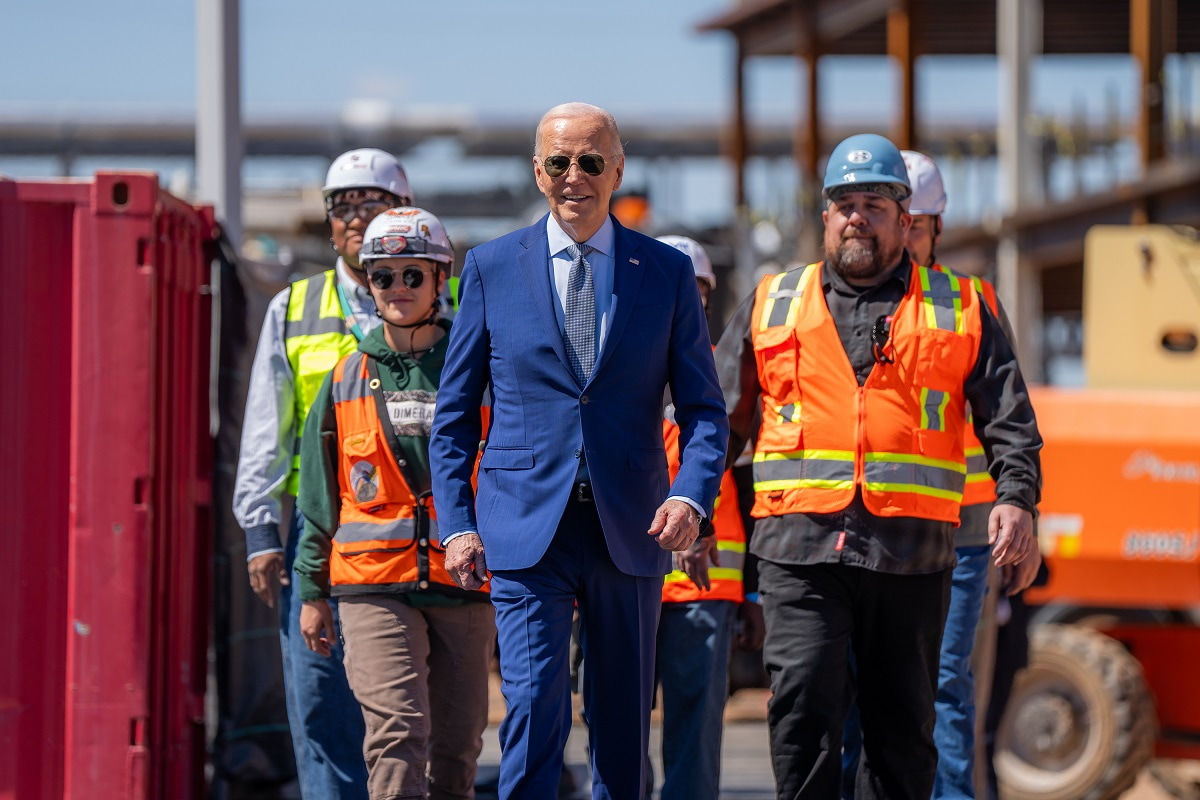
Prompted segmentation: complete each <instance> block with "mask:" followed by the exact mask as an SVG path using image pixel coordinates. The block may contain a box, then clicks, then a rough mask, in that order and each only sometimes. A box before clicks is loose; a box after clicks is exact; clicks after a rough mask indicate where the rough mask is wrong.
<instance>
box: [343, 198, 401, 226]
mask: <svg viewBox="0 0 1200 800" xmlns="http://www.w3.org/2000/svg"><path fill="white" fill-rule="evenodd" d="M391 207H392V204H391V203H389V202H388V201H387V200H367V201H366V202H364V203H359V204H358V205H354V204H353V203H338V204H337V205H336V206H333V207H332V208H330V209H329V218H330V219H340V220H341V221H342V222H344V223H345V224H347V225H349V224H350V223H351V222H354V220H355V219H356V218H357V219H361V220H362V221H363V222H370V221H371V220H373V219H375V218H376V217H378V216H379V215H380V214H382V213H383V212H384V211H387V210H388V209H389V208H391Z"/></svg>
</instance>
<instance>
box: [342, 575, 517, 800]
mask: <svg viewBox="0 0 1200 800" xmlns="http://www.w3.org/2000/svg"><path fill="white" fill-rule="evenodd" d="M338 604H339V609H340V611H341V623H342V639H343V642H344V644H345V650H346V657H345V662H346V677H347V678H348V679H349V681H350V688H351V690H352V691H353V692H354V696H355V698H356V699H357V700H358V703H359V705H360V706H361V707H362V713H363V719H364V721H365V722H366V729H367V734H366V739H365V740H364V742H363V756H364V758H365V759H366V762H367V771H368V781H367V785H368V788H369V791H370V795H371V800H399V799H400V798H424V797H426V796H428V797H429V798H431V800H450V798H471V797H474V786H475V768H476V762H477V760H478V758H479V752H480V750H482V748H483V738H482V736H483V730H484V728H485V727H486V726H487V712H488V668H489V666H490V664H491V660H492V651H493V647H494V643H495V637H496V624H495V611H494V610H493V609H492V605H491V603H486V602H484V603H466V604H464V605H462V606H458V607H455V608H413V607H412V606H410V605H407V604H406V603H404V602H402V601H401V600H399V599H397V598H395V597H389V596H388V595H362V596H356V595H348V596H342V597H340V598H338Z"/></svg>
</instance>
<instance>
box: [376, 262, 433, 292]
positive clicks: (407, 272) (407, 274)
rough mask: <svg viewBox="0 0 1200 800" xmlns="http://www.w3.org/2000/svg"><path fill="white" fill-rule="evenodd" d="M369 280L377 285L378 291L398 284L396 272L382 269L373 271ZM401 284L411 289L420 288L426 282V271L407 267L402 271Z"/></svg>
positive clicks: (385, 268)
mask: <svg viewBox="0 0 1200 800" xmlns="http://www.w3.org/2000/svg"><path fill="white" fill-rule="evenodd" d="M367 278H368V279H369V280H370V281H371V283H373V284H375V288H377V289H390V288H392V284H393V283H395V282H396V270H394V269H388V268H387V267H381V268H379V269H376V270H371V273H370V274H369V275H368V276H367ZM400 282H401V283H403V284H404V285H405V286H407V287H408V288H409V289H416V288H419V287H420V286H421V284H422V283H424V282H425V270H423V269H421V268H420V267H405V268H404V269H402V270H400Z"/></svg>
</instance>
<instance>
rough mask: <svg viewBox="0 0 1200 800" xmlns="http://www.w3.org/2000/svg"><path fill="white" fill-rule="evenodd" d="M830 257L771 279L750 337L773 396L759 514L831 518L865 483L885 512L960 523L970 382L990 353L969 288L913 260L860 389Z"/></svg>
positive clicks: (762, 287)
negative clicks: (878, 359) (983, 347)
mask: <svg viewBox="0 0 1200 800" xmlns="http://www.w3.org/2000/svg"><path fill="white" fill-rule="evenodd" d="M821 269H822V265H821V263H816V264H810V265H808V266H807V267H803V268H800V269H795V270H791V271H789V272H785V273H783V274H781V275H774V276H767V277H766V278H763V280H762V282H760V283H759V285H758V288H757V290H756V292H755V299H754V312H753V315H752V316H751V338H752V342H753V346H754V357H755V360H756V361H757V365H758V380H759V385H760V387H761V393H762V398H761V402H762V426H761V428H760V430H759V435H758V444H757V446H756V449H755V453H754V510H753V512H752V513H753V515H754V516H756V517H768V516H776V515H782V514H796V513H819V514H828V513H832V512H834V511H840V510H841V509H843V508H846V506H848V505H849V504H850V502H851V501H852V500H853V499H854V495H855V491H856V490H861V491H862V496H863V502H864V503H865V504H866V507H867V509H868V510H869V511H870V512H871V513H872V514H875V515H876V516H880V517H918V518H922V519H933V520H942V521H946V522H952V523H956V524H957V522H958V512H959V504H960V503H961V502H962V496H963V487H964V485H965V483H966V474H967V465H966V457H965V455H964V453H963V429H964V428H965V427H966V414H965V413H964V412H963V409H964V408H965V405H966V400H965V398H964V396H963V381H964V380H965V378H966V377H967V375H968V374H969V373H970V371H971V369H972V367H973V366H974V364H975V360H976V358H977V357H978V355H979V337H980V334H981V326H980V325H981V323H980V316H979V313H980V311H979V299H978V297H977V295H976V293H975V292H974V291H973V290H972V289H971V287H970V285H969V284H967V283H966V282H964V281H960V280H958V279H957V278H955V277H953V276H951V275H947V274H945V273H943V272H939V271H937V270H931V269H927V268H925V267H918V266H914V267H913V269H912V277H911V279H910V281H909V287H908V291H907V293H906V294H905V296H904V298H903V299H902V300H901V301H900V304H899V305H898V306H897V308H896V311H895V313H894V314H893V315H892V317H891V321H890V334H889V336H888V338H887V341H886V343H884V345H883V350H884V353H883V355H884V356H885V357H887V358H890V359H891V363H880V364H877V365H876V366H875V368H874V369H873V370H872V371H871V375H870V377H869V378H867V381H866V384H865V385H863V386H859V385H858V380H857V379H856V378H855V375H854V369H853V367H851V365H850V360H849V358H847V356H846V351H845V348H844V347H843V346H842V342H841V339H840V338H839V337H838V331H837V327H836V325H835V323H834V321H833V316H832V315H831V314H830V313H829V307H828V305H827V304H826V302H825V295H824V292H823V291H822V289H821V285H822V282H821Z"/></svg>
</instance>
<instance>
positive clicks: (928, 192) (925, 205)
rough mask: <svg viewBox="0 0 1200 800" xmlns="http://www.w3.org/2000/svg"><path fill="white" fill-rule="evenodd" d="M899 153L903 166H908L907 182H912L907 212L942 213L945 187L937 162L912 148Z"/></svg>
mask: <svg viewBox="0 0 1200 800" xmlns="http://www.w3.org/2000/svg"><path fill="white" fill-rule="evenodd" d="M900 155H901V156H903V157H904V166H905V167H907V168H908V182H909V183H911V184H912V199H911V200H910V201H909V206H908V213H910V214H912V215H914V216H919V215H922V214H929V215H938V214H944V213H945V212H946V187H945V185H944V184H943V183H942V173H941V172H940V171H939V170H938V168H937V164H935V163H933V159H932V158H930V157H929V156H927V155H925V154H924V153H918V152H916V151H913V150H901V151H900Z"/></svg>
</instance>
